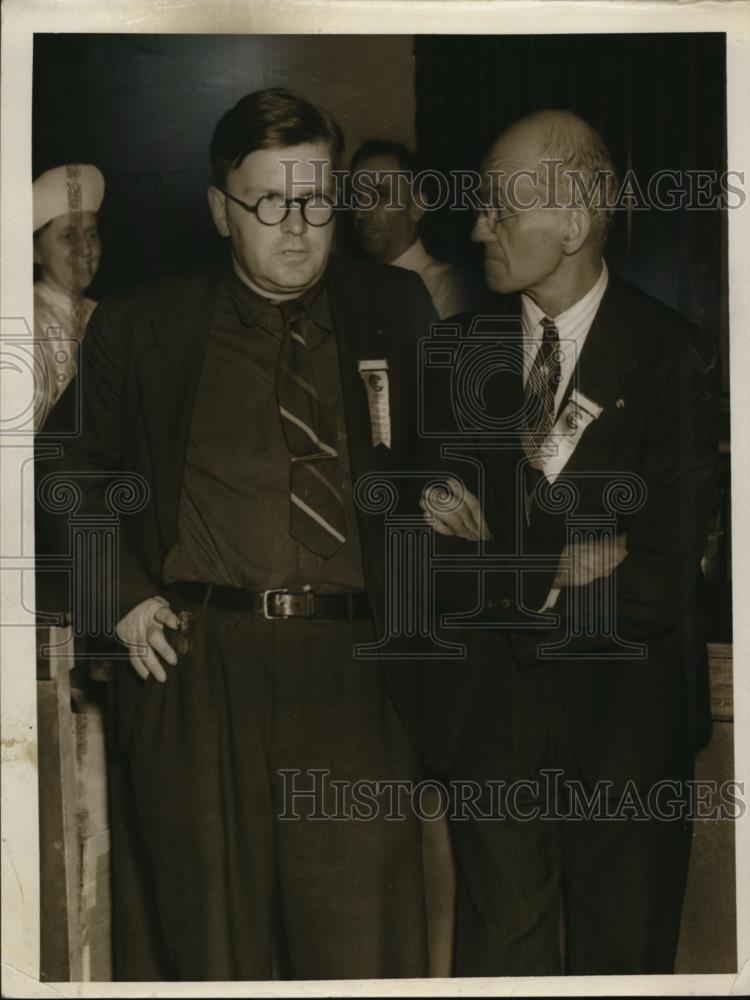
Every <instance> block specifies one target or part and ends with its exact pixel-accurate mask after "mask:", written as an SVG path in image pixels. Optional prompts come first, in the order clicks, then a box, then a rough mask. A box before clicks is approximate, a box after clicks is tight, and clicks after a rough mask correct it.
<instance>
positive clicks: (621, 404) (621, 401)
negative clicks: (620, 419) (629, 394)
mask: <svg viewBox="0 0 750 1000" xmlns="http://www.w3.org/2000/svg"><path fill="white" fill-rule="evenodd" d="M615 406H616V407H617V409H618V410H623V409H624V408H625V400H624V399H618V400H617V401H616V402H615Z"/></svg>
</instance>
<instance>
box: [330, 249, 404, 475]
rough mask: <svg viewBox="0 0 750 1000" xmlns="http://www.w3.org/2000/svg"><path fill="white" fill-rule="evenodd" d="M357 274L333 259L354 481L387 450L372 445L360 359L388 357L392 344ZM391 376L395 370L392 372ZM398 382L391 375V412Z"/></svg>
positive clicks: (333, 302)
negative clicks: (365, 303) (370, 307)
mask: <svg viewBox="0 0 750 1000" xmlns="http://www.w3.org/2000/svg"><path fill="white" fill-rule="evenodd" d="M356 277H357V276H356V274H355V273H354V272H353V270H352V271H351V273H350V271H349V269H347V267H346V263H345V262H344V261H342V260H340V259H338V258H335V257H332V258H331V261H330V263H329V269H328V276H327V286H328V295H329V298H330V302H331V312H332V314H333V323H334V329H335V333H336V344H337V348H338V356H339V369H340V371H341V385H342V390H343V397H344V410H345V418H346V432H347V438H348V442H349V464H350V469H351V475H352V482H356V480H357V478H358V477H359V476H360V475H362V474H363V473H365V472H369V471H371V470H372V465H373V453H376V454H377V453H381V452H383V451H385V449H384V448H382V447H378V448H376V449H374V448H373V445H372V432H371V428H370V411H369V408H368V403H367V392H366V390H365V387H364V383H363V381H362V377H361V376H360V374H359V371H358V368H357V362H358V361H359V360H362V359H375V358H386V359H387V358H388V344H389V340H388V339H387V338H386V337H385V336H384V335H383V333H381V332H379V327H378V317H377V314H375V313H373V312H372V311H371V310H366V309H364V308H363V307H362V303H363V301H370V300H371V298H372V294H371V289H370V290H367V289H360V288H359V286H358V282H357V280H356ZM368 291H369V294H368ZM389 375H391V376H392V375H393V373H392V372H389ZM395 382H396V380H395V379H394V378H393V377H390V378H389V393H390V411H391V415H392V414H393V412H394V398H393V394H394V390H396V386H395ZM394 430H395V428H394Z"/></svg>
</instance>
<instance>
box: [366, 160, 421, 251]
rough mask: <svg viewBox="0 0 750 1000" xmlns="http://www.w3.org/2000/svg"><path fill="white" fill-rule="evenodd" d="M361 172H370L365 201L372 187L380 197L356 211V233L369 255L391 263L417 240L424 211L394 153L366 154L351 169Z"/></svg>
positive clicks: (377, 196)
mask: <svg viewBox="0 0 750 1000" xmlns="http://www.w3.org/2000/svg"><path fill="white" fill-rule="evenodd" d="M399 171H401V172H402V176H401V177H400V178H399ZM360 172H366V173H367V175H368V176H367V187H366V190H367V194H366V195H364V196H363V200H364V199H367V200H369V199H370V197H371V191H372V189H373V188H374V189H375V192H376V198H377V200H376V203H375V205H374V206H373V207H372V208H366V207H364V205H363V207H362V208H355V209H354V210H353V213H352V214H353V218H354V232H355V233H356V235H357V240H358V241H359V245H360V247H361V248H362V251H363V252H364V253H365V254H366V255H367V256H368V257H371V258H372V259H373V260H377V261H380V262H381V263H383V264H390V263H391V261H394V260H396V258H397V257H400V256H401V254H402V253H403V252H404V250H408V248H409V247H410V246H411V245H412V243H413V242H414V241H415V240H416V238H417V225H418V223H419V220H420V218H421V217H422V214H423V210H422V209H421V208H419V207H418V206H417V205H415V204H414V201H413V200H412V197H411V192H410V185H409V183H408V181H407V178H406V177H405V176H404V175H403V171H402V168H401V167H400V166H399V163H398V160H397V159H396V157H395V156H393V155H392V154H389V153H383V154H379V155H377V156H367V157H364V158H363V159H361V160H359V161H358V162H357V164H356V166H355V167H354V169H353V170H352V173H353V174H355V175H356V174H358V173H360ZM399 205H400V206H401V207H399Z"/></svg>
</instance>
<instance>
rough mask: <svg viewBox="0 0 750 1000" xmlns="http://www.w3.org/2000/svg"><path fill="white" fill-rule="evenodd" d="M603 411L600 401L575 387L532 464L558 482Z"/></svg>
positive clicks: (551, 480)
mask: <svg viewBox="0 0 750 1000" xmlns="http://www.w3.org/2000/svg"><path fill="white" fill-rule="evenodd" d="M601 413H602V407H601V406H600V405H599V404H598V403H595V402H594V401H593V400H592V399H589V398H588V397H587V396H584V395H583V393H582V392H578V390H577V389H574V390H573V392H572V393H571V394H570V398H569V399H568V402H567V403H566V404H565V406H564V407H563V409H562V410H561V411H560V415H559V416H558V418H557V420H556V421H555V425H554V427H553V428H552V430H551V431H550V433H549V436H548V437H547V438H546V440H545V441H544V443H543V444H542V446H541V447H540V449H539V452H538V453H537V455H536V456H535V457H534V459H533V461H532V462H531V465H532V466H533V467H534V468H535V469H539V471H540V472H543V473H544V475H545V476H546V477H547V479H548V481H549V482H550V483H554V481H555V479H557V477H558V476H559V475H560V473H561V472H562V470H563V469H564V468H565V466H566V465H567V464H568V462H569V461H570V457H571V455H572V454H573V452H574V451H575V450H576V448H577V447H578V443H579V441H580V440H581V438H582V437H583V432H584V431H585V430H586V428H587V427H588V426H589V425H590V424H591V423H593V421H594V420H598V419H599V416H600V415H601Z"/></svg>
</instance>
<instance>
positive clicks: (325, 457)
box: [276, 302, 346, 559]
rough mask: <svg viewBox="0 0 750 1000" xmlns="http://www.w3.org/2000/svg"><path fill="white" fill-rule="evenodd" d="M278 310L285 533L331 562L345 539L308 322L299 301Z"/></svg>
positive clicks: (335, 455) (336, 461) (338, 472)
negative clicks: (280, 320) (284, 449)
mask: <svg viewBox="0 0 750 1000" xmlns="http://www.w3.org/2000/svg"><path fill="white" fill-rule="evenodd" d="M281 312H282V315H283V317H284V324H285V333H284V339H283V342H282V346H281V351H280V352H279V360H278V365H277V369H276V394H277V398H278V403H279V413H280V415H281V424H282V427H283V428H284V437H285V438H286V443H287V447H288V449H289V456H290V470H289V533H290V535H291V536H292V538H295V539H296V540H297V541H298V542H300V543H301V544H302V545H304V546H305V547H306V548H308V549H310V551H311V552H315V553H317V554H318V555H320V556H322V557H323V558H324V559H330V558H331V556H332V555H334V553H336V552H337V551H338V550H339V548H341V546H342V545H343V543H344V542H345V541H346V516H345V513H344V503H343V499H342V496H341V493H340V491H339V485H338V484H339V482H340V480H341V466H340V463H339V459H338V452H337V450H336V448H335V447H334V439H333V435H332V433H331V431H330V429H329V427H328V425H327V424H326V421H325V419H324V417H323V414H322V412H321V408H320V398H319V396H318V390H317V387H316V385H315V375H314V372H313V368H312V364H311V362H310V355H309V349H308V348H309V339H308V334H309V329H310V325H311V324H310V321H309V320H308V319H307V318H306V316H305V313H304V310H303V309H302V307H301V306H300V305H299V303H298V302H289V303H283V304H282V306H281Z"/></svg>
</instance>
